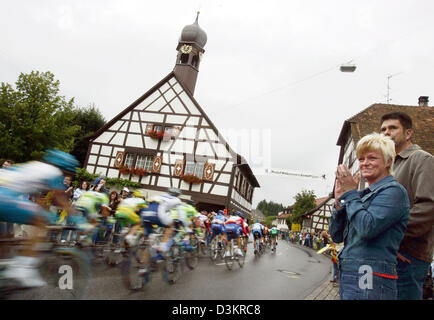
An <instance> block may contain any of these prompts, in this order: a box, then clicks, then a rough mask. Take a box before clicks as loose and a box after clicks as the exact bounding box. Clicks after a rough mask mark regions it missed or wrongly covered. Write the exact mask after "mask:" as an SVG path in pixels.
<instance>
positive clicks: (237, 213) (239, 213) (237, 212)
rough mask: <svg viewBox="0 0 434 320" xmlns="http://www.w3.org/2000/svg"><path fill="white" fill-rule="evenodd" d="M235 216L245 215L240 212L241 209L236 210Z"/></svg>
mask: <svg viewBox="0 0 434 320" xmlns="http://www.w3.org/2000/svg"><path fill="white" fill-rule="evenodd" d="M234 216H238V217H240V218H242V217H243V214H242V213H241V212H239V211H236V212H235V213H234Z"/></svg>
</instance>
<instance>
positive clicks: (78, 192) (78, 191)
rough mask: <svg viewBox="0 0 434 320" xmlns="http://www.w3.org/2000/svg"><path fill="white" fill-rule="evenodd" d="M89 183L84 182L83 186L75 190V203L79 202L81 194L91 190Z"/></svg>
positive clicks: (73, 198)
mask: <svg viewBox="0 0 434 320" xmlns="http://www.w3.org/2000/svg"><path fill="white" fill-rule="evenodd" d="M89 187H90V186H89V182H87V181H82V182H81V184H80V186H79V187H78V188H77V189H75V191H74V196H73V197H72V200H73V201H74V202H75V201H77V199H78V198H79V197H80V196H81V194H82V193H83V192H85V191H88V190H89Z"/></svg>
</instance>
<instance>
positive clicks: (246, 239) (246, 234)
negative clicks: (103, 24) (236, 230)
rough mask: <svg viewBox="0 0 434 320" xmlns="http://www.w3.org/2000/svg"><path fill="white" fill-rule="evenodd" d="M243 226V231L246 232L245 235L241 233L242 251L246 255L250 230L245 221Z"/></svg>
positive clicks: (245, 220)
mask: <svg viewBox="0 0 434 320" xmlns="http://www.w3.org/2000/svg"><path fill="white" fill-rule="evenodd" d="M243 225H244V230H245V231H246V232H245V233H243V249H244V253H246V252H247V242H248V241H249V235H250V228H249V224H248V223H247V219H244V221H243Z"/></svg>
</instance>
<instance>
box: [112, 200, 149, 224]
mask: <svg viewBox="0 0 434 320" xmlns="http://www.w3.org/2000/svg"><path fill="white" fill-rule="evenodd" d="M146 207H147V202H146V201H145V200H144V199H142V198H135V197H133V198H126V199H123V200H122V201H121V202H120V203H119V205H118V207H117V209H116V213H115V216H116V218H117V219H123V220H124V221H126V222H128V223H130V224H137V223H139V222H140V216H139V214H138V212H139V211H140V210H141V209H144V208H146Z"/></svg>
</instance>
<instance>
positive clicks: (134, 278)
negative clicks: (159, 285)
mask: <svg viewBox="0 0 434 320" xmlns="http://www.w3.org/2000/svg"><path fill="white" fill-rule="evenodd" d="M145 224H148V225H149V228H145V229H144V230H152V233H150V234H144V233H140V234H139V235H138V236H137V237H138V239H137V244H136V245H134V246H129V245H127V244H126V243H125V234H126V233H124V234H123V235H120V237H121V238H120V244H119V245H118V247H120V249H118V250H119V252H121V254H122V262H121V270H122V277H123V281H124V283H125V286H126V287H127V288H128V289H130V290H133V291H138V290H140V289H142V288H143V287H144V286H145V285H146V284H147V283H148V282H149V281H150V280H151V273H152V272H153V271H155V270H156V269H157V263H158V262H159V261H161V260H162V259H163V256H161V255H160V254H157V253H156V252H155V250H154V249H153V247H156V246H157V244H158V242H159V240H160V238H161V237H162V234H161V233H156V232H155V230H154V228H153V227H152V226H151V223H150V222H146V221H145Z"/></svg>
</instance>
